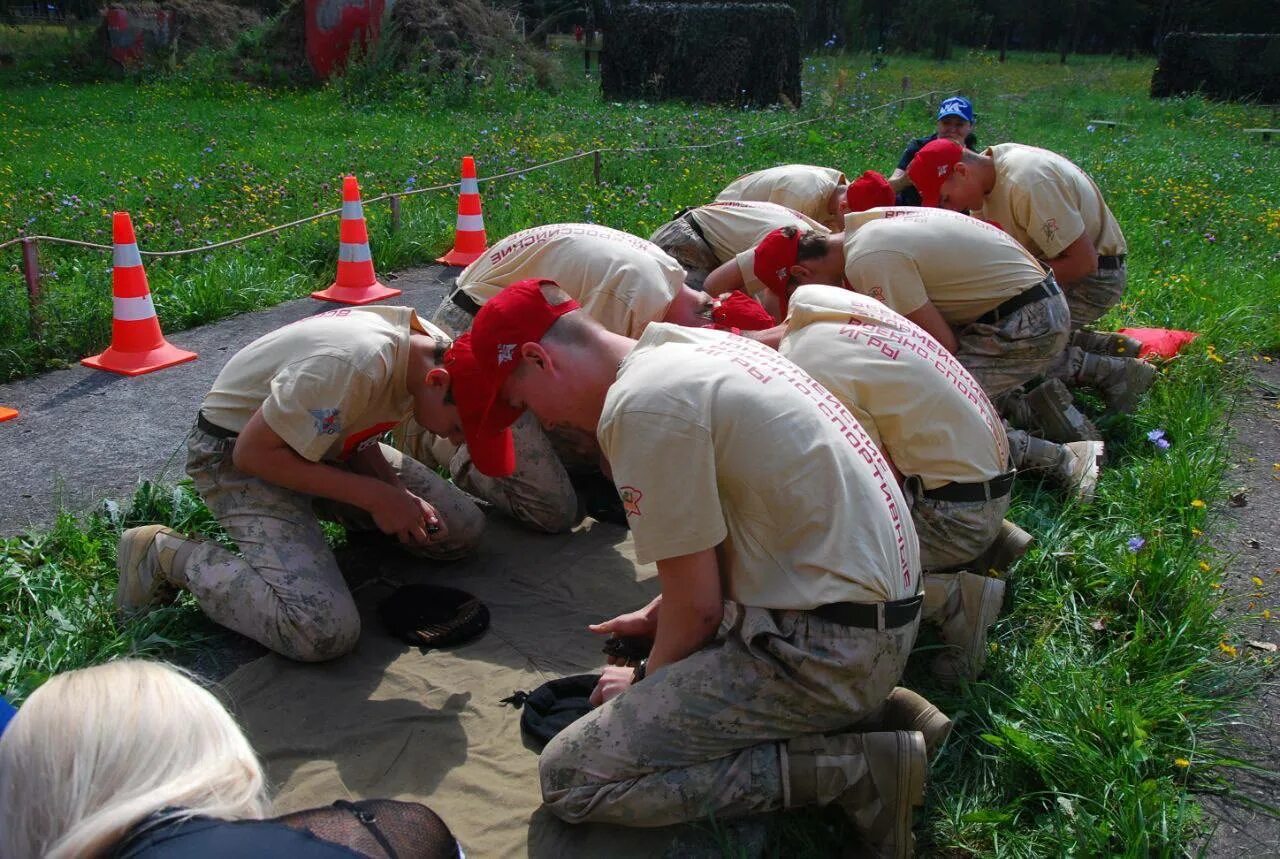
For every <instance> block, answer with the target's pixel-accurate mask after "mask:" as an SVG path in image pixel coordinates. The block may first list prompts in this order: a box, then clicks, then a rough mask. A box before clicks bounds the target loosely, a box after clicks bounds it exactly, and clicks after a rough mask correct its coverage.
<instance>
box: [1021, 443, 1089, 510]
mask: <svg viewBox="0 0 1280 859" xmlns="http://www.w3.org/2000/svg"><path fill="white" fill-rule="evenodd" d="M1015 438H1016V441H1017V444H1014V443H1013V441H1014V440H1015V439H1011V443H1010V445H1009V450H1010V453H1011V455H1012V456H1013V464H1014V465H1015V466H1017V468H1018V473H1019V474H1022V473H1023V472H1026V473H1028V474H1033V473H1034V472H1039V473H1040V474H1041V476H1043V477H1045V478H1047V479H1048V480H1049V481H1050V482H1051V483H1053V484H1054V485H1055V486H1058V487H1061V488H1062V489H1065V490H1067V492H1069V493H1071V494H1072V495H1073V496H1075V497H1076V499H1078V500H1080V501H1083V502H1086V503H1087V502H1089V501H1092V500H1093V493H1094V490H1095V489H1096V488H1097V486H1098V471H1099V470H1100V463H1101V461H1102V455H1103V453H1104V452H1105V451H1106V445H1104V444H1103V443H1102V442H1100V441H1073V442H1069V443H1068V444H1054V443H1053V442H1051V441H1045V440H1044V439H1042V438H1035V437H1034V436H1028V435H1026V434H1025V433H1021V434H1019V435H1017V436H1016V437H1015Z"/></svg>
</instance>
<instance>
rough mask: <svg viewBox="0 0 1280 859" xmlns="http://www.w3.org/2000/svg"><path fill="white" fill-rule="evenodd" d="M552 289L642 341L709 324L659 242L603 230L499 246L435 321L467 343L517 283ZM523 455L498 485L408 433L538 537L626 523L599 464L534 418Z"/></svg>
mask: <svg viewBox="0 0 1280 859" xmlns="http://www.w3.org/2000/svg"><path fill="white" fill-rule="evenodd" d="M530 277H545V278H550V279H554V280H555V281H556V282H557V283H559V284H561V286H562V288H563V289H564V290H565V291H566V292H568V293H569V294H570V295H571V296H573V297H574V298H575V299H576V300H577V301H578V302H579V303H580V304H581V305H582V306H583V308H584V309H585V310H586V312H587V313H589V314H590V315H591V316H592V317H593V318H594V319H596V320H597V321H598V322H600V323H601V324H602V325H604V326H605V327H606V328H608V329H609V330H610V331H613V332H615V333H618V334H625V335H627V336H629V337H638V336H639V335H640V333H641V332H642V331H644V329H645V327H646V326H648V325H649V323H650V322H655V321H663V320H666V321H675V322H678V323H680V324H683V325H695V324H697V325H705V324H708V323H709V322H710V319H709V316H710V312H711V307H710V299H709V298H708V297H707V296H705V295H703V294H702V293H699V292H696V291H694V290H692V289H690V288H689V287H688V286H686V285H685V283H684V279H685V271H684V269H683V268H681V267H680V264H679V263H678V262H676V260H674V259H672V258H671V257H670V256H669V255H668V254H667V253H665V252H664V251H663V250H662V249H661V248H659V247H658V246H657V245H655V244H653V243H652V242H648V241H645V240H644V239H642V238H639V237H637V236H633V235H631V234H630V233H624V232H622V231H621V230H614V229H610V228H609V227H603V226H600V225H598V224H547V225H544V226H539V227H531V228H529V229H527V230H521V231H520V232H518V233H514V234H513V235H510V236H508V237H506V238H505V239H503V240H501V241H499V242H497V243H496V244H495V245H494V246H493V247H491V248H490V249H489V250H488V251H486V252H485V255H484V256H482V257H481V258H480V259H478V260H476V261H475V262H473V263H472V264H471V265H469V266H467V267H466V268H465V269H464V270H463V271H462V273H461V274H460V275H458V283H457V287H456V289H455V290H454V291H453V293H451V294H450V295H449V296H448V297H447V298H446V299H445V300H444V302H442V303H441V305H440V308H439V309H438V310H437V311H436V314H435V317H434V321H436V322H438V323H440V324H442V325H443V326H444V327H445V328H447V329H451V330H452V331H453V333H455V334H460V333H462V332H464V331H467V330H469V329H470V328H471V324H472V320H473V318H474V316H475V313H476V311H477V310H478V309H479V308H480V307H481V306H483V305H484V304H485V302H487V301H489V300H490V299H492V298H493V297H494V296H496V295H499V294H501V293H502V291H503V290H504V289H506V288H507V287H509V286H510V285H511V284H513V283H518V282H520V281H522V280H525V279H527V278H530ZM515 432H516V437H517V443H518V445H519V448H520V458H519V462H518V464H517V466H516V468H515V470H514V471H512V472H510V473H508V474H505V475H503V476H502V477H501V478H495V477H493V476H492V474H491V473H489V472H487V471H485V470H484V469H481V468H478V467H477V465H476V463H474V462H473V461H472V455H471V449H470V447H469V446H464V447H461V448H457V447H454V446H453V445H449V444H444V443H441V442H440V441H439V440H437V439H435V438H433V437H432V436H430V435H428V434H425V433H423V432H422V429H421V427H418V426H416V425H413V424H407V425H406V426H404V427H402V428H401V430H400V431H399V432H398V437H399V438H398V445H399V446H400V448H401V449H402V450H405V451H407V452H409V453H410V454H411V455H413V456H414V457H416V458H418V459H421V460H423V461H428V462H435V463H438V464H440V465H444V466H446V467H447V468H448V469H449V473H450V474H452V475H453V479H454V480H455V481H456V482H457V484H458V485H459V486H460V487H462V488H463V489H465V490H466V491H467V492H469V493H471V494H472V495H474V496H476V497H477V498H480V499H483V500H484V501H487V502H489V503H490V504H493V505H494V506H495V507H496V508H497V509H498V510H500V511H502V512H503V513H505V514H506V515H508V516H511V517H512V518H514V519H516V520H517V521H519V522H521V523H523V524H525V525H528V526H530V527H532V528H535V529H537V530H539V531H546V532H549V533H559V532H563V531H568V530H569V529H570V528H572V527H573V526H574V525H576V524H577V523H578V522H579V521H581V519H582V517H583V515H584V514H587V513H589V514H591V515H594V516H596V518H605V519H608V520H609V521H621V520H622V513H621V510H620V509H618V502H617V494H616V493H615V492H614V491H613V488H612V486H611V485H609V483H608V481H607V480H603V479H602V478H601V476H600V470H599V464H598V461H597V458H596V456H595V455H594V454H592V453H589V452H586V451H581V450H575V449H573V447H572V446H570V445H567V444H564V443H562V441H563V440H562V439H560V438H559V437H558V436H557V434H556V433H547V432H546V431H544V430H543V429H542V428H541V427H539V426H538V425H537V422H536V421H534V420H533V418H532V417H527V418H524V419H523V420H521V422H520V424H519V425H518V426H517V427H516V428H515Z"/></svg>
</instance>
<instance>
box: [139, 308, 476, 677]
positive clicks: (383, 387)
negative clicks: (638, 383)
mask: <svg viewBox="0 0 1280 859" xmlns="http://www.w3.org/2000/svg"><path fill="white" fill-rule="evenodd" d="M448 346H449V339H448V337H447V336H446V335H445V334H444V333H443V332H442V331H440V330H439V329H438V328H436V327H435V326H433V325H431V324H430V323H424V322H423V321H422V320H420V319H419V318H418V316H417V314H415V313H414V312H413V310H412V308H408V307H356V308H342V309H340V310H330V311H328V312H326V313H321V314H318V315H316V316H311V317H308V318H307V319H304V320H302V321H300V322H295V323H293V324H291V325H286V326H284V327H283V328H280V329H278V330H276V331H273V332H271V333H270V334H266V335H264V336H262V337H260V338H258V339H257V340H255V341H254V342H252V343H250V344H249V345H248V346H246V347H245V348H243V349H241V350H240V351H239V352H237V353H236V354H235V355H234V356H232V358H231V360H230V361H228V362H227V364H226V366H225V367H223V368H222V371H221V372H220V373H219V374H218V378H217V379H216V380H215V381H214V383H213V389H212V390H211V391H210V392H209V393H208V395H207V396H206V397H205V399H204V402H203V404H202V405H201V407H200V411H199V414H198V415H197V417H196V422H195V426H194V427H192V429H191V433H190V434H189V435H188V437H187V473H188V474H189V475H191V478H192V479H193V480H194V481H195V486H196V491H198V492H199V493H200V497H201V498H202V499H203V500H204V502H205V504H206V505H207V506H208V507H209V510H210V512H212V513H213V515H214V516H215V517H216V518H217V520H218V523H219V524H220V525H222V527H223V528H224V529H225V530H226V532H227V535H228V536H229V537H230V538H231V539H232V541H234V542H235V544H236V546H237V548H238V549H239V554H237V553H235V552H232V551H230V550H228V549H226V548H224V547H223V546H222V545H220V544H219V543H217V542H213V541H207V540H201V539H194V538H190V537H186V536H184V535H182V534H179V533H178V532H176V531H174V530H173V529H171V528H166V527H164V526H162V525H146V526H143V527H141V528H130V529H129V530H127V531H125V532H124V534H123V535H121V537H120V546H119V551H118V554H117V563H118V565H119V568H120V582H119V587H118V589H117V591H116V603H117V605H118V606H119V607H120V608H121V609H122V610H123V611H126V612H136V611H141V610H145V609H146V608H148V607H150V606H152V605H154V604H156V603H159V602H162V601H165V600H168V599H172V598H173V597H174V596H176V594H177V592H178V590H188V591H190V592H191V593H192V594H193V595H194V596H195V598H196V600H197V601H198V602H199V603H200V608H201V609H203V610H204V612H205V614H207V615H208V616H209V617H210V618H212V619H213V620H214V621H216V622H217V623H220V624H222V625H223V626H226V627H229V628H230V629H234V630H236V631H237V632H239V633H241V634H243V635H247V636H248V637H250V638H252V639H254V640H255V641H258V642H260V643H261V644H263V645H265V646H266V647H268V648H270V649H271V650H274V651H275V652H277V653H280V654H282V655H284V656H287V657H289V658H290V659H298V660H302V661H306V662H315V661H320V660H325V659H333V658H335V657H338V656H341V655H342V654H344V653H346V652H347V651H349V650H350V649H351V648H352V647H354V646H355V643H356V639H357V638H359V636H360V615H359V612H358V611H357V610H356V605H355V601H354V600H353V599H352V598H351V592H350V590H349V589H348V588H347V585H346V583H345V582H344V581H343V578H342V573H341V571H339V569H338V563H337V560H336V559H335V558H334V555H333V551H332V550H330V548H329V546H328V545H327V543H326V542H325V536H324V531H323V530H321V527H320V519H321V518H324V519H330V520H334V521H338V522H341V523H342V524H344V525H346V526H347V527H349V528H352V529H354V530H372V529H375V528H376V529H378V530H380V531H382V532H384V533H386V534H391V535H395V536H397V537H399V539H400V541H401V542H402V543H404V544H405V546H406V547H408V548H409V549H410V550H411V551H414V552H415V553H417V554H421V555H423V556H424V557H427V558H433V559H437V560H451V559H454V558H459V557H462V556H463V555H466V554H468V553H469V552H470V551H471V550H472V549H474V547H475V546H476V544H477V543H478V541H479V538H480V533H481V531H482V530H483V528H484V516H483V515H482V514H481V513H480V511H479V509H478V508H477V507H476V505H475V503H474V502H473V501H471V499H469V498H468V497H467V496H466V495H465V494H464V493H463V492H461V491H460V490H458V489H457V488H455V487H454V486H452V485H451V484H449V483H448V482H447V481H445V480H444V479H442V478H441V477H439V476H438V475H437V474H435V472H433V471H432V470H431V469H430V468H428V467H427V466H425V465H423V464H422V463H420V462H417V461H415V460H414V459H412V458H410V457H408V456H405V455H403V454H402V453H400V452H399V451H398V450H395V449H394V448H392V447H389V446H387V445H384V444H380V443H378V438H379V437H380V436H381V435H382V434H383V433H385V432H386V431H388V430H389V429H391V428H392V427H394V426H395V425H396V424H397V422H399V421H400V420H402V419H403V418H404V417H405V416H406V415H408V414H410V413H412V414H413V415H414V416H415V417H416V419H417V420H418V422H419V423H421V424H422V425H423V426H425V427H429V428H430V429H431V430H432V431H433V432H435V433H438V434H440V435H442V436H449V437H454V438H456V439H458V440H459V441H460V440H461V437H462V429H461V425H460V424H461V421H460V418H459V415H458V412H459V409H458V407H457V406H455V405H454V403H453V400H454V399H455V398H456V399H457V401H458V402H459V403H462V402H466V401H465V395H466V393H467V391H469V390H470V391H474V390H478V386H477V385H470V384H466V380H465V379H463V380H462V384H456V385H455V382H456V381H458V377H459V375H460V374H461V373H462V372H463V371H460V370H458V369H457V368H456V367H455V366H454V364H453V362H451V361H450V360H449V358H447V357H446V349H447V348H448ZM455 388H456V390H455Z"/></svg>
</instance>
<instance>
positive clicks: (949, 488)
mask: <svg viewBox="0 0 1280 859" xmlns="http://www.w3.org/2000/svg"><path fill="white" fill-rule="evenodd" d="M1017 473H1018V472H1017V470H1014V471H1007V472H1005V473H1004V474H1002V475H1000V476H999V477H993V478H991V479H990V480H988V481H986V482H985V483H947V484H944V485H942V486H939V487H938V488H937V489H922V490H921V491H920V494H921V495H923V496H924V497H925V498H932V499H934V500H935V501H991V500H992V499H994V498H1003V497H1005V496H1006V495H1008V494H1009V491H1010V490H1011V489H1013V478H1014V477H1015V476H1016V475H1017Z"/></svg>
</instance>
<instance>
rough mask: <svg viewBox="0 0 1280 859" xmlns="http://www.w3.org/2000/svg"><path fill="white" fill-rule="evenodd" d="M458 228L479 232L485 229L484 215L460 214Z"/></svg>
mask: <svg viewBox="0 0 1280 859" xmlns="http://www.w3.org/2000/svg"><path fill="white" fill-rule="evenodd" d="M458 229H459V230H463V231H465V232H471V233H478V232H480V231H481V230H483V229H484V215H459V216H458Z"/></svg>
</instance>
